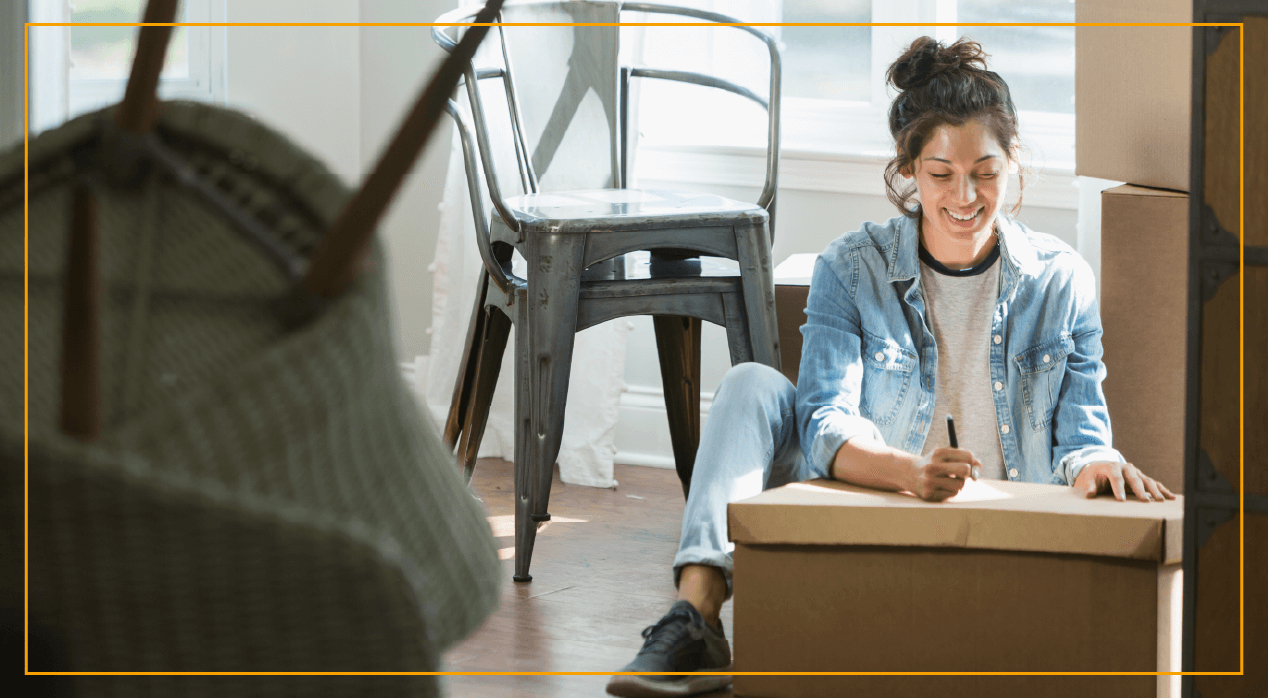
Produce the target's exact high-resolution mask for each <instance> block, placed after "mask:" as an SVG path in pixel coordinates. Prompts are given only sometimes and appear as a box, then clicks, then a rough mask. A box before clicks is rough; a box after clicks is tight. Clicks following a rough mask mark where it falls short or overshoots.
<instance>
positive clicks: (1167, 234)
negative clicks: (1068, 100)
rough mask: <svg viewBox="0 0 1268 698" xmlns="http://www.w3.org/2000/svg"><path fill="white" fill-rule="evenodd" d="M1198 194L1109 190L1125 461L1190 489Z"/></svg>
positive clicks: (1109, 311) (1112, 396)
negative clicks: (1193, 207) (1192, 255)
mask: <svg viewBox="0 0 1268 698" xmlns="http://www.w3.org/2000/svg"><path fill="white" fill-rule="evenodd" d="M1188 313H1189V197H1188V195H1186V194H1181V193H1178V192H1172V191H1165V190H1159V189H1146V188H1144V187H1133V186H1130V185H1125V186H1121V187H1114V188H1113V189H1107V190H1105V191H1104V192H1103V193H1102V194H1101V324H1102V326H1103V327H1104V330H1105V334H1104V336H1103V337H1102V340H1101V342H1102V346H1103V347H1104V349H1105V358H1104V360H1105V369H1106V377H1105V382H1104V384H1103V387H1104V390H1105V400H1106V403H1107V404H1108V405H1109V411H1110V423H1111V425H1112V426H1113V430H1114V447H1115V448H1117V449H1118V450H1119V451H1120V452H1121V453H1122V454H1123V457H1124V458H1126V459H1127V460H1128V461H1130V462H1132V463H1134V464H1136V466H1137V467H1139V468H1140V469H1141V470H1144V471H1145V472H1146V473H1147V474H1149V475H1150V476H1152V477H1155V478H1157V479H1158V480H1160V481H1161V482H1162V484H1164V485H1166V486H1167V487H1168V488H1170V489H1171V491H1173V492H1180V491H1182V488H1183V487H1184V405H1185V400H1184V377H1185V370H1186V362H1187V351H1186V347H1187V339H1186V337H1187V332H1188V329H1187V325H1188V320H1187V318H1188Z"/></svg>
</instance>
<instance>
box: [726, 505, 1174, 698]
mask: <svg viewBox="0 0 1268 698" xmlns="http://www.w3.org/2000/svg"><path fill="white" fill-rule="evenodd" d="M1183 515H1184V505H1183V503H1182V502H1181V500H1178V499H1177V500H1175V501H1169V502H1164V503H1148V502H1138V501H1134V500H1133V501H1128V502H1118V501H1114V500H1113V499H1112V498H1097V499H1092V500H1088V499H1085V498H1082V497H1080V496H1078V495H1077V494H1075V492H1074V491H1073V490H1071V489H1070V488H1069V487H1064V486H1059V485H1036V484H1029V483H1019V482H1007V481H970V482H969V483H967V484H966V486H965V489H964V491H963V492H961V494H960V495H957V497H956V498H953V499H952V500H948V501H947V502H944V503H941V504H931V503H927V502H923V501H921V500H919V499H916V498H915V497H912V496H910V495H906V494H899V493H888V492H878V491H874V490H867V489H862V488H858V487H853V486H850V485H846V484H844V483H839V482H831V481H824V480H813V481H810V482H802V483H794V484H790V485H787V486H784V487H780V488H777V489H772V490H768V491H766V492H763V493H762V494H760V495H758V496H756V497H753V498H750V499H746V500H743V501H740V502H736V503H733V504H731V505H730V507H729V510H728V525H729V527H730V537H731V540H732V541H734V542H735V544H736V547H735V577H734V590H735V601H734V603H735V609H734V611H735V626H734V627H735V637H734V652H735V654H734V660H735V664H734V670H735V672H736V676H735V680H734V690H735V694H736V695H737V696H765V697H767V698H793V697H805V698H809V697H812V696H827V695H843V696H844V695H859V696H897V697H902V696H911V697H913V698H914V697H917V696H919V697H921V698H923V697H925V696H973V697H974V698H981V697H984V696H1009V697H1010V698H1011V697H1015V696H1025V697H1026V698H1041V697H1042V698H1047V697H1052V698H1058V697H1059V698H1068V697H1069V696H1105V697H1107V698H1109V697H1113V698H1131V697H1133V696H1136V697H1139V698H1146V697H1148V698H1153V696H1155V695H1168V696H1170V695H1175V696H1178V695H1179V692H1178V689H1179V683H1178V680H1176V679H1175V678H1174V677H1156V676H1069V677H1041V676H743V675H741V674H740V672H746V671H755V672H764V671H790V672H792V671H803V672H809V671H818V672H836V671H854V672H866V671H874V672H902V671H909V672H916V671H923V672H953V671H954V672H973V671H980V672H986V671H996V672H1009V671H1030V672H1063V671H1085V672H1086V671H1110V672H1113V671H1137V672H1154V671H1178V670H1179V662H1180V657H1179V655H1180V608H1181V584H1180V581H1181V580H1180V576H1181V575H1180V555H1181V543H1182V535H1183V534H1182V528H1183V526H1182V520H1183ZM1172 691H1174V693H1173V692H1172Z"/></svg>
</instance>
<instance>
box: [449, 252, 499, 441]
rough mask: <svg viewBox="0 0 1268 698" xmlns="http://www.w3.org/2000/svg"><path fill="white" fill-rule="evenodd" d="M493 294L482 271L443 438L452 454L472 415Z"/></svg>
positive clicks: (487, 275) (485, 272) (484, 272)
mask: <svg viewBox="0 0 1268 698" xmlns="http://www.w3.org/2000/svg"><path fill="white" fill-rule="evenodd" d="M488 292H489V273H488V272H487V271H484V270H481V271H480V279H479V281H477V286H476V299H475V307H474V308H472V309H471V322H469V323H467V342H466V345H465V346H464V347H463V349H462V361H461V362H460V363H459V364H458V378H457V380H456V381H455V382H454V387H453V397H452V398H450V400H449V416H448V418H447V419H446V420H445V431H444V433H443V435H442V436H441V440H442V442H443V443H444V444H445V448H448V449H449V451H450V452H451V453H452V452H453V450H454V448H456V447H457V445H458V437H459V436H460V435H461V434H462V433H463V432H464V431H465V428H464V427H465V424H464V423H463V419H464V418H465V417H466V415H467V413H468V411H469V410H468V405H467V403H468V402H469V401H470V399H471V390H472V388H473V387H474V385H475V372H476V365H477V364H478V363H479V362H478V361H477V357H476V352H477V350H478V348H479V346H480V345H481V344H482V343H483V341H484V326H485V322H486V318H487V313H485V311H484V302H485V299H486V298H487V297H488Z"/></svg>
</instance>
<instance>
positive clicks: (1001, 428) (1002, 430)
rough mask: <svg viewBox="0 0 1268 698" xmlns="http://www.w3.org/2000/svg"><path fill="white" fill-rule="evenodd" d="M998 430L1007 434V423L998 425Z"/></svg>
mask: <svg viewBox="0 0 1268 698" xmlns="http://www.w3.org/2000/svg"><path fill="white" fill-rule="evenodd" d="M999 430H1000V431H1001V432H1003V433H1005V434H1007V433H1008V425H1007V424H1005V425H1004V426H1002V427H1000V428H999Z"/></svg>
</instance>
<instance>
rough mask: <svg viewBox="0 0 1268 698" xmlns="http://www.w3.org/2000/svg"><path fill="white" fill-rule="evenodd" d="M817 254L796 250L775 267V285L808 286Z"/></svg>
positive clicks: (817, 257)
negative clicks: (796, 251) (795, 252)
mask: <svg viewBox="0 0 1268 698" xmlns="http://www.w3.org/2000/svg"><path fill="white" fill-rule="evenodd" d="M817 259H819V255H818V254H816V253H814V252H798V253H797V254H792V255H788V258H787V259H785V260H784V261H782V262H780V263H779V264H778V265H777V266H776V267H775V273H774V276H775V285H776V286H809V285H810V277H811V276H813V275H814V272H815V260H817Z"/></svg>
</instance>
